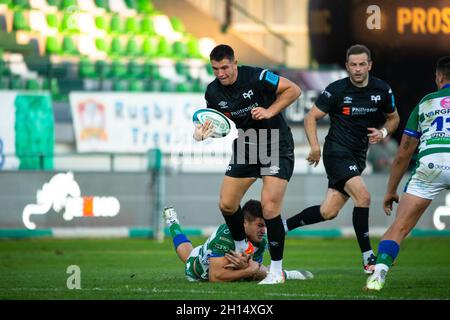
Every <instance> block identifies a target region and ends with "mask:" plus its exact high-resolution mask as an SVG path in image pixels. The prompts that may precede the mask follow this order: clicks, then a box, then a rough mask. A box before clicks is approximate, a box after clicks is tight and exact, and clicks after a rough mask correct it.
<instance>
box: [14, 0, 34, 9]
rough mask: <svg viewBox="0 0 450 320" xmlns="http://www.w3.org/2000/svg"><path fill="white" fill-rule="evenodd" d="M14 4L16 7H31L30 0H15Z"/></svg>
mask: <svg viewBox="0 0 450 320" xmlns="http://www.w3.org/2000/svg"><path fill="white" fill-rule="evenodd" d="M13 6H14V8H20V9H29V8H30V3H29V2H28V0H14V1H13Z"/></svg>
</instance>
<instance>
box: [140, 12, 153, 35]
mask: <svg viewBox="0 0 450 320" xmlns="http://www.w3.org/2000/svg"><path fill="white" fill-rule="evenodd" d="M140 30H141V33H142V34H144V35H148V36H153V35H156V32H155V26H154V24H153V19H152V17H151V16H149V15H145V16H144V17H143V18H142V19H141V28H140Z"/></svg>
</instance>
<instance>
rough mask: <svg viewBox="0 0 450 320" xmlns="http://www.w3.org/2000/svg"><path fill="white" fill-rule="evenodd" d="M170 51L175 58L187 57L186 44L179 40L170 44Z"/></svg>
mask: <svg viewBox="0 0 450 320" xmlns="http://www.w3.org/2000/svg"><path fill="white" fill-rule="evenodd" d="M172 52H173V55H174V56H175V57H176V58H186V57H187V53H188V52H187V48H186V44H185V43H184V42H181V41H175V42H174V43H173V44H172Z"/></svg>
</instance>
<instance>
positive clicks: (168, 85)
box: [159, 78, 174, 92]
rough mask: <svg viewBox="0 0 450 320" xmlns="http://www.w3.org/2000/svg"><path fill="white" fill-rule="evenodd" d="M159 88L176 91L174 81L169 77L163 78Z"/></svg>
mask: <svg viewBox="0 0 450 320" xmlns="http://www.w3.org/2000/svg"><path fill="white" fill-rule="evenodd" d="M159 90H160V91H161V92H172V91H174V90H173V83H172V82H171V81H170V80H169V79H166V78H161V80H160V88H159Z"/></svg>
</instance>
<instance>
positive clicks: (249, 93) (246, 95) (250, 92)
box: [242, 90, 253, 99]
mask: <svg viewBox="0 0 450 320" xmlns="http://www.w3.org/2000/svg"><path fill="white" fill-rule="evenodd" d="M252 95H253V90H248V92H244V93H243V94H242V96H243V97H244V99H251V98H252Z"/></svg>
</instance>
